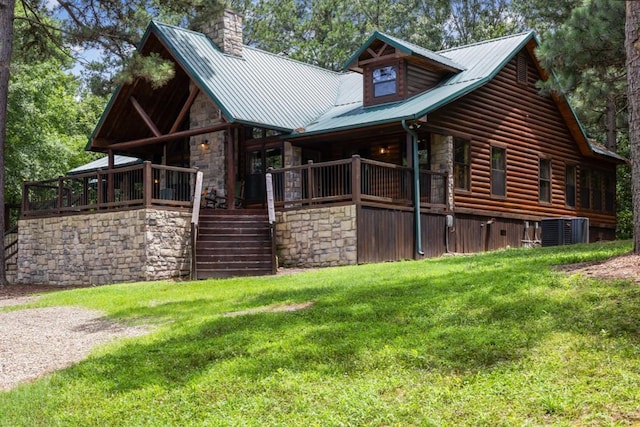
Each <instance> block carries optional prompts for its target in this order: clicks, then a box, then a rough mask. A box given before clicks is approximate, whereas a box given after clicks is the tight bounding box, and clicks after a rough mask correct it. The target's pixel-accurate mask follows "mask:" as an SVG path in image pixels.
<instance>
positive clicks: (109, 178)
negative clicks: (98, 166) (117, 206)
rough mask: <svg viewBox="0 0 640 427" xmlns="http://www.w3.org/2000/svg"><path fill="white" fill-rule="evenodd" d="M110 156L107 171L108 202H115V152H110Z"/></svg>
mask: <svg viewBox="0 0 640 427" xmlns="http://www.w3.org/2000/svg"><path fill="white" fill-rule="evenodd" d="M108 156H109V160H108V167H107V169H108V171H109V172H108V173H107V202H114V201H115V200H114V199H115V198H114V193H115V192H114V189H113V173H111V172H112V171H113V169H114V168H115V159H114V154H113V150H109V151H108Z"/></svg>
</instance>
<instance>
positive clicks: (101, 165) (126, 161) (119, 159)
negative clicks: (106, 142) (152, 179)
mask: <svg viewBox="0 0 640 427" xmlns="http://www.w3.org/2000/svg"><path fill="white" fill-rule="evenodd" d="M137 163H142V159H139V158H137V157H129V156H121V155H119V154H116V155H115V156H113V165H114V166H115V167H116V168H119V167H124V166H130V165H135V164H137ZM108 167H109V157H108V156H107V157H101V158H99V159H97V160H94V161H92V162H89V163H87V164H84V165H82V166H78V167H77V168H74V169H71V170H70V171H69V172H67V175H76V174H79V173H85V172H93V171H97V170H98V169H107V168H108Z"/></svg>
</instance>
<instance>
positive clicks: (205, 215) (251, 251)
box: [196, 209, 273, 279]
mask: <svg viewBox="0 0 640 427" xmlns="http://www.w3.org/2000/svg"><path fill="white" fill-rule="evenodd" d="M271 251H272V241H271V227H270V225H269V223H268V217H267V212H266V210H264V209H241V210H225V209H203V210H201V211H200V221H199V227H198V241H197V243H196V269H197V272H198V278H200V279H203V278H214V277H233V276H257V275H266V274H273V259H272V252H271Z"/></svg>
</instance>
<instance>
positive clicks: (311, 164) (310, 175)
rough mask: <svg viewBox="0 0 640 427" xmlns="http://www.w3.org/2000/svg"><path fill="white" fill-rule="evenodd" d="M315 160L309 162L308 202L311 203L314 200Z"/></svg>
mask: <svg viewBox="0 0 640 427" xmlns="http://www.w3.org/2000/svg"><path fill="white" fill-rule="evenodd" d="M313 193H314V191H313V160H309V161H308V162H307V199H308V200H307V203H308V204H309V205H311V202H312V200H313Z"/></svg>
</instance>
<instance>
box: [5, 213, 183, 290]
mask: <svg viewBox="0 0 640 427" xmlns="http://www.w3.org/2000/svg"><path fill="white" fill-rule="evenodd" d="M18 230H19V231H18V233H19V234H18V239H19V240H18V258H17V266H18V271H17V278H16V282H17V283H22V284H36V283H37V284H48V285H59V286H62V285H102V284H107V283H117V282H134V281H142V280H156V279H167V278H173V277H178V276H185V275H188V274H189V267H190V259H191V258H190V257H191V250H190V233H191V214H190V213H189V212H178V211H169V210H157V209H140V210H130V211H119V212H105V213H94V214H86V215H74V216H64V217H58V218H36V219H25V220H20V221H19V227H18Z"/></svg>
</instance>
